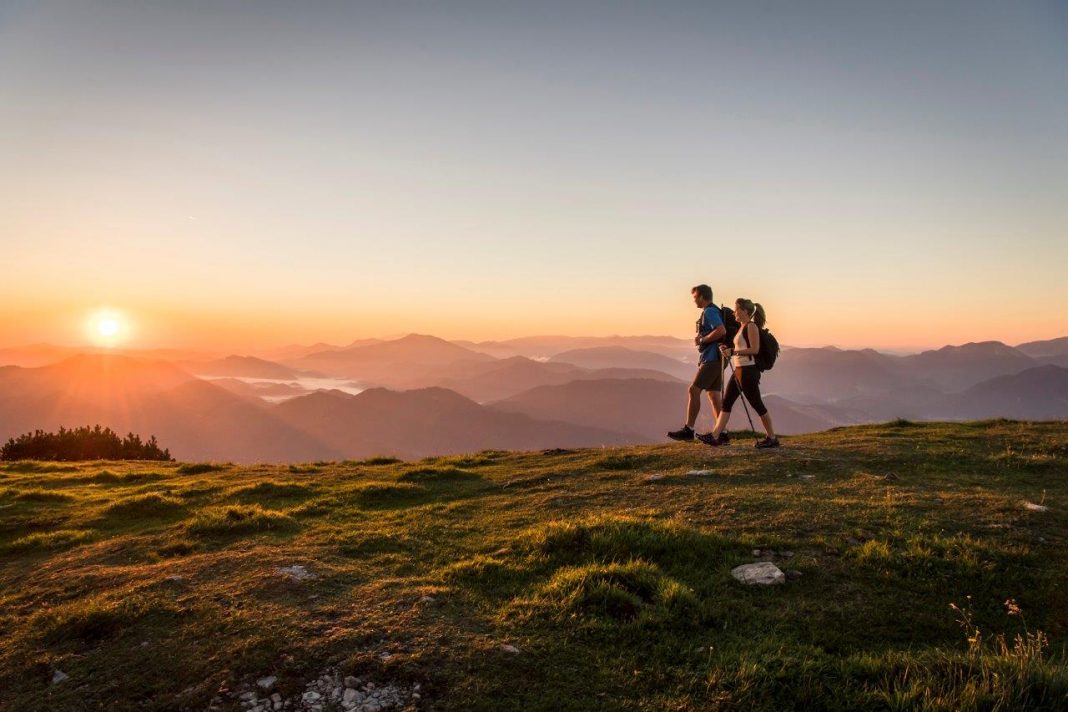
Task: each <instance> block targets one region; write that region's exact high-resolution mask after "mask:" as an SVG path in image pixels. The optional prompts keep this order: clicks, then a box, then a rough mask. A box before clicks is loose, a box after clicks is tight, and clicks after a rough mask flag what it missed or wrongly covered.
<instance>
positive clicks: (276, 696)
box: [271, 692, 282, 702]
mask: <svg viewBox="0 0 1068 712" xmlns="http://www.w3.org/2000/svg"><path fill="white" fill-rule="evenodd" d="M281 701H282V696H281V695H279V694H278V693H277V692H276V693H274V694H273V695H271V702H281Z"/></svg>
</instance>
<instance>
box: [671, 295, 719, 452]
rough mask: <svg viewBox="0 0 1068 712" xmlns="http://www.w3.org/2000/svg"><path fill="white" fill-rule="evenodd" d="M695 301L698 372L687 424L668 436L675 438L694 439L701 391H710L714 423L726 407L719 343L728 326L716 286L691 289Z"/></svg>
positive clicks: (694, 340) (688, 406)
mask: <svg viewBox="0 0 1068 712" xmlns="http://www.w3.org/2000/svg"><path fill="white" fill-rule="evenodd" d="M690 293H691V294H692V295H693V303H694V304H695V305H697V308H698V309H700V310H701V316H700V317H699V318H698V319H697V336H695V337H694V339H693V342H694V345H696V346H697V353H698V358H697V375H696V376H694V379H693V383H691V384H690V398H689V401H688V402H687V404H686V424H685V425H684V426H682V429H680V430H672V431H671V432H670V433H668V437H669V438H671V439H672V440H693V439H694V432H693V426H694V423H696V422H697V414H698V413H700V412H701V391H708V401H709V402H710V403H711V404H712V419H713V422H716V421H717V420H719V412H720V409H721V408H722V406H723V393H722V390H723V363H722V361H721V360H720V354H719V347H718V345H719V342H720V340H721V339H722V338H723V337H724V336H725V335H726V333H727V327H726V326H724V325H723V317H722V316H721V315H720V313H719V308H718V307H717V306H716V305H715V304H713V303H712V288H711V287H709V286H708V285H707V284H699V285H697V286H696V287H694V288H693V289H691V290H690Z"/></svg>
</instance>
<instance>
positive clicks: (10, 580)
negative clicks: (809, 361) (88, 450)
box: [0, 421, 1068, 711]
mask: <svg viewBox="0 0 1068 712" xmlns="http://www.w3.org/2000/svg"><path fill="white" fill-rule="evenodd" d="M413 437H418V432H417V431H413ZM785 443H786V447H785V448H783V449H782V450H779V451H754V450H753V449H752V448H751V446H750V442H748V441H744V440H742V441H739V442H736V443H735V444H734V445H732V446H731V447H729V448H721V449H712V448H708V447H705V446H701V445H684V444H665V445H662V446H651V447H635V448H614V449H606V450H596V449H593V450H580V451H574V452H551V451H549V452H544V453H508V452H483V453H479V454H476V455H471V456H468V457H449V458H434V459H428V460H423V461H419V462H397V461H392V460H368V461H362V462H339V463H315V464H308V465H302V466H280V467H279V466H249V467H238V466H230V465H206V464H205V465H195V464H192V465H191V464H179V463H115V462H96V463H85V464H79V465H72V464H64V463H51V464H50V463H30V462H17V463H5V464H0V709H4V710H9V709H10V710H20V711H23V710H80V709H102V710H145V709H148V710H179V709H189V710H203V709H208V708H209V707H211V706H213V705H214V706H216V707H218V708H219V709H226V710H230V709H233V710H237V709H248V708H252V707H254V706H255V705H257V704H259V703H258V702H253V701H252V700H254V699H255V700H259V699H264V698H269V696H270V694H275V695H277V697H276V698H275V699H276V700H281V703H280V704H281V705H282V706H283V707H285V708H286V709H306V708H308V707H307V705H311V704H313V703H314V704H320V705H323V703H329V704H325V706H323V709H324V710H330V709H340V706H338V705H335V704H333V703H330V695H329V688H330V684H329V681H321V683H316V682H315V681H316V680H321V678H323V677H324V676H325V677H327V678H330V679H332V680H335V681H336V680H342V681H343V682H341V683H338V684H340V685H341V686H344V685H345V684H348V685H350V686H351V687H353V688H354V689H357V688H358V694H359V699H361V700H366V701H367V702H361V703H360V704H366V705H368V706H366V707H364V709H373V705H378V706H380V707H382V708H385V707H386V705H387V704H388V703H390V702H392V701H399V703H400V705H401V706H408V707H409V708H417V709H451V710H470V709H546V710H548V709H553V710H555V709H591V708H596V709H621V708H623V709H649V710H689V709H743V710H747V709H776V710H779V709H856V710H862V709H863V710H868V709H917V708H924V707H926V708H930V709H943V710H956V709H1019V708H1028V709H1064V708H1068V697H1066V695H1068V667H1066V664H1065V660H1066V657H1065V656H1066V647H1068V646H1066V640H1068V580H1066V572H1068V546H1066V545H1068V424H1066V423H1016V422H1009V421H994V422H985V423H969V424H925V425H917V424H910V423H905V422H899V423H891V424H887V425H880V426H864V427H855V428H846V429H839V430H836V431H831V432H826V433H820V434H816V435H808V436H799V437H793V438H788V439H786V441H785ZM693 469H698V470H709V471H710V472H709V473H707V474H704V475H687V474H686V473H687V472H688V471H690V470H693ZM650 475H653V477H650ZM1025 502H1030V503H1034V504H1040V505H1044V506H1046V507H1048V509H1047V510H1046V511H1036V510H1035V509H1029V508H1027V507H1026V506H1025ZM757 549H759V550H761V551H759V552H755V551H754V550H757ZM757 560H771V561H773V562H775V563H776V564H777V565H778V566H779V567H780V568H781V569H783V570H784V571H786V570H790V571H792V572H793V573H792V574H791V576H792V578H791V580H788V581H787V582H786V583H785V584H784V585H778V586H767V587H760V586H745V585H743V584H741V583H739V582H737V581H735V580H734V579H733V578H732V577H731V573H730V572H731V569H732V568H733V567H735V566H738V565H740V564H744V563H751V562H754V561H757ZM292 567H297V568H292ZM300 567H303V568H300ZM797 572H799V573H800V576H799V577H798V576H797ZM1008 599H1013V600H1014V601H1015V602H1016V604H1018V606H1019V609H1020V613H1019V614H1016V612H1015V611H1014V610H1008V609H1007V607H1006V605H1005V601H1006V600H1008ZM951 603H952V604H956V606H957V607H958V609H957V610H955V609H952V608H951V607H950V604H951ZM1039 631H1041V633H1039ZM1017 635H1019V636H1020V638H1019V639H1018V641H1017V642H1014V641H1016V640H1017V639H1016V636H1017ZM1043 635H1045V636H1048V639H1049V645H1048V646H1044V645H1043V642H1042V636H1043ZM969 638H970V639H971V640H970V642H969ZM63 676H66V678H65V679H64V678H63ZM349 676H351V677H356V678H359V680H358V681H357V680H351V679H350V680H348V683H345V682H344V678H345V677H349ZM265 677H274V678H276V679H275V680H273V681H272V680H265V681H264V688H269V689H263V688H258V687H257V681H258V680H261V679H263V678H265ZM53 679H55V680H56V681H55V682H53ZM316 684H320V687H317V688H313V687H309V685H312V686H314V685H316ZM371 684H373V685H374V686H375V687H374V690H372V688H371V687H370V685H371ZM309 690H311V691H312V692H311V693H309ZM315 690H320V691H322V694H323V695H324V697H323V698H322V699H319V700H318V701H316V697H315V696H316V695H317V694H320V693H319V692H315ZM373 691H384V692H382V693H381V694H380V696H379V697H378V698H374V697H372V694H373ZM242 694H244V695H245V696H246V699H247V700H249V702H247V703H245V704H242V700H241V699H240V696H241V695H242ZM335 694H338V693H335ZM309 695H310V697H309ZM355 696H356V693H351V694H350V695H349V697H350V698H354V697H355ZM302 697H303V699H305V700H310V701H309V702H308V703H307V705H306V704H305V703H304V702H302V701H301V700H302ZM375 699H377V700H378V702H374V700H375ZM271 704H272V705H273V703H271ZM351 704H354V703H351V702H350V705H351ZM287 705H288V706H287Z"/></svg>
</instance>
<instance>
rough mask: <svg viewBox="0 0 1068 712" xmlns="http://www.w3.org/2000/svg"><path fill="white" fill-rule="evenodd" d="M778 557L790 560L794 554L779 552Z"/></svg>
mask: <svg viewBox="0 0 1068 712" xmlns="http://www.w3.org/2000/svg"><path fill="white" fill-rule="evenodd" d="M779 556H781V557H782V558H784V559H792V558H794V552H792V551H780V552H779Z"/></svg>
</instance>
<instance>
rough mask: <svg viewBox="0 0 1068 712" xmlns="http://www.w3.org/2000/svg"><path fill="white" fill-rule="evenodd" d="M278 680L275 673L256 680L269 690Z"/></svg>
mask: <svg viewBox="0 0 1068 712" xmlns="http://www.w3.org/2000/svg"><path fill="white" fill-rule="evenodd" d="M276 682H278V678H277V677H275V676H274V675H268V676H267V677H261V678H260V679H259V680H256V684H257V685H259V686H260V687H262V688H263V689H264V690H269V689H271V688H272V687H274V683H276Z"/></svg>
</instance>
